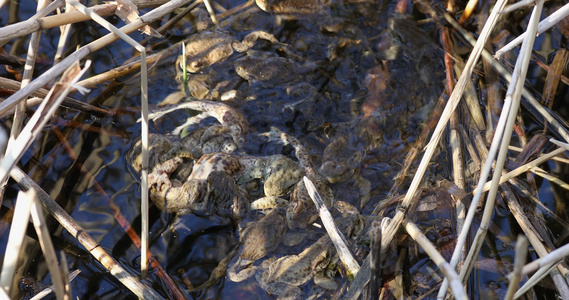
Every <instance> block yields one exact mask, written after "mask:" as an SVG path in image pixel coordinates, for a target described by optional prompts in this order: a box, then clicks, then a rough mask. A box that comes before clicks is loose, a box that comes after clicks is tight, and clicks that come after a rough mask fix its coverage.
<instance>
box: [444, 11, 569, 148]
mask: <svg viewBox="0 0 569 300" xmlns="http://www.w3.org/2000/svg"><path fill="white" fill-rule="evenodd" d="M444 17H445V20H446V21H447V22H449V24H451V25H452V26H453V28H454V29H456V30H457V31H458V32H460V34H461V35H462V36H463V37H464V38H465V39H466V40H467V41H468V42H469V43H470V44H471V45H475V43H476V40H474V38H473V37H472V36H471V34H470V33H468V32H467V31H466V30H464V28H462V27H461V26H460V25H459V24H458V23H457V22H456V21H455V20H454V19H453V18H452V16H450V15H449V14H446V13H445V14H444ZM482 58H483V59H484V60H485V61H487V62H488V63H490V65H491V66H492V67H493V68H494V69H495V70H496V71H497V72H498V73H499V74H500V76H502V78H504V79H505V80H506V81H507V82H511V80H512V74H511V73H510V72H509V71H508V70H506V68H505V67H504V66H502V64H501V63H500V62H498V61H497V60H496V59H495V58H494V57H493V56H492V54H490V53H489V52H488V51H487V50H483V51H482ZM522 95H523V96H524V98H525V99H526V100H527V101H528V102H529V104H530V105H531V106H532V107H533V108H535V109H536V110H537V111H538V112H539V113H540V114H541V115H542V116H543V117H544V118H545V120H546V121H547V122H549V124H551V125H552V126H553V127H554V128H555V129H556V130H557V133H559V134H560V135H561V136H562V137H563V138H564V139H565V141H567V142H569V132H567V130H565V127H564V126H563V125H561V124H560V123H559V122H558V121H557V120H556V119H555V118H554V117H553V116H552V115H551V114H550V113H549V111H548V110H547V108H545V107H543V105H541V104H540V103H539V102H538V101H537V100H536V99H535V97H534V96H533V95H532V94H531V93H530V92H529V91H528V90H527V89H525V88H524V89H523V92H522Z"/></svg>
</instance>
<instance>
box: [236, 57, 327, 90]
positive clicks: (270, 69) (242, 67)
mask: <svg viewBox="0 0 569 300" xmlns="http://www.w3.org/2000/svg"><path fill="white" fill-rule="evenodd" d="M233 66H234V67H235V72H237V74H238V75H239V76H241V77H242V78H243V79H245V80H247V81H249V82H250V83H251V84H255V83H261V84H263V85H269V86H283V85H290V84H293V83H297V82H299V81H300V80H301V76H302V75H304V74H307V73H309V72H311V71H313V70H314V69H315V68H316V65H314V64H312V63H308V64H307V65H306V66H300V65H298V64H297V63H296V62H294V61H293V60H291V59H289V58H285V57H280V56H269V57H263V56H254V55H248V56H245V57H242V58H240V59H237V60H235V62H234V63H233Z"/></svg>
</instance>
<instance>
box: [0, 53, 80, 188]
mask: <svg viewBox="0 0 569 300" xmlns="http://www.w3.org/2000/svg"><path fill="white" fill-rule="evenodd" d="M90 64H91V62H90V61H87V62H86V63H85V68H83V69H82V70H80V69H79V66H78V65H77V64H75V65H73V66H72V67H71V68H69V69H68V70H66V71H65V73H64V74H63V76H62V78H61V83H60V84H56V85H54V86H53V88H52V89H51V91H50V93H49V94H48V96H47V97H46V99H45V101H43V102H42V104H41V105H40V106H39V107H38V109H37V110H36V112H35V113H34V115H33V116H32V118H30V121H29V122H28V124H26V126H25V127H24V129H23V130H22V133H21V134H20V135H19V136H18V138H17V139H16V141H15V142H14V143H13V144H12V145H10V144H8V147H7V149H6V154H5V155H4V158H2V160H1V161H0V182H2V183H3V182H6V180H7V179H8V175H9V173H10V170H11V169H12V167H14V166H15V165H16V163H17V162H18V161H19V160H20V158H21V157H22V155H23V154H24V152H25V151H26V150H27V149H28V147H29V146H30V145H31V143H32V142H33V141H34V140H35V139H36V137H37V136H39V135H40V134H41V131H42V130H43V127H44V126H45V124H46V123H47V121H48V120H49V119H50V118H51V115H52V114H53V113H54V112H55V110H56V109H57V108H58V107H59V104H61V102H62V101H63V99H64V98H65V97H66V96H67V94H69V92H70V90H71V87H70V85H71V84H74V83H76V82H77V81H78V80H79V78H81V76H83V74H84V73H85V71H86V70H87V69H88V68H89V65H90ZM3 103H4V102H3ZM3 103H2V104H3Z"/></svg>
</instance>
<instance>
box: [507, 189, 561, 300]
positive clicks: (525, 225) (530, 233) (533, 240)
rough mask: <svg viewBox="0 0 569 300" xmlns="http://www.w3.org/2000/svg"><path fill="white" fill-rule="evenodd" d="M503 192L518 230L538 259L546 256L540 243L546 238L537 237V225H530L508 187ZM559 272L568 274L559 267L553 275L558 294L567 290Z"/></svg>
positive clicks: (543, 246)
mask: <svg viewBox="0 0 569 300" xmlns="http://www.w3.org/2000/svg"><path fill="white" fill-rule="evenodd" d="M503 191H504V195H505V199H506V202H507V204H508V208H509V209H510V211H511V212H512V214H513V215H514V217H515V218H516V221H517V222H518V224H519V225H520V228H522V230H523V232H524V234H525V235H526V237H527V239H528V240H529V242H530V244H531V245H532V247H533V248H534V250H535V252H536V253H537V255H538V256H539V257H544V256H546V255H547V254H548V253H549V251H548V250H547V248H546V247H545V245H544V244H543V243H542V241H543V240H545V239H548V237H547V236H539V234H538V233H537V232H538V231H537V229H536V228H535V226H539V224H535V226H534V225H533V224H532V222H531V221H530V220H529V218H528V217H527V216H526V214H525V212H524V210H523V208H522V207H521V205H520V203H519V201H518V200H517V198H516V196H515V195H514V193H513V192H512V190H511V189H510V187H508V186H505V187H503ZM548 244H551V243H548ZM559 272H561V273H562V274H563V275H566V274H567V273H568V271H567V269H566V268H565V267H564V266H562V265H559V271H558V272H557V274H558V275H555V276H554V277H553V280H554V282H555V285H556V286H557V288H558V289H559V292H562V291H564V290H569V288H568V287H567V283H566V282H564V280H563V278H562V277H560V275H559ZM567 296H569V295H567ZM563 299H567V298H563Z"/></svg>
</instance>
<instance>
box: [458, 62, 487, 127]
mask: <svg viewBox="0 0 569 300" xmlns="http://www.w3.org/2000/svg"><path fill="white" fill-rule="evenodd" d="M455 72H456V74H458V75H459V76H460V74H462V70H461V69H460V67H459V64H455ZM463 96H464V101H465V104H466V107H467V108H468V112H469V113H470V118H471V119H472V122H474V124H475V125H476V128H478V130H487V128H486V122H485V121H484V115H483V114H482V108H481V107H480V102H479V101H478V97H477V95H476V91H475V89H474V86H473V85H472V84H471V83H470V82H469V83H468V84H467V85H466V88H465V89H464V95H463Z"/></svg>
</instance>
